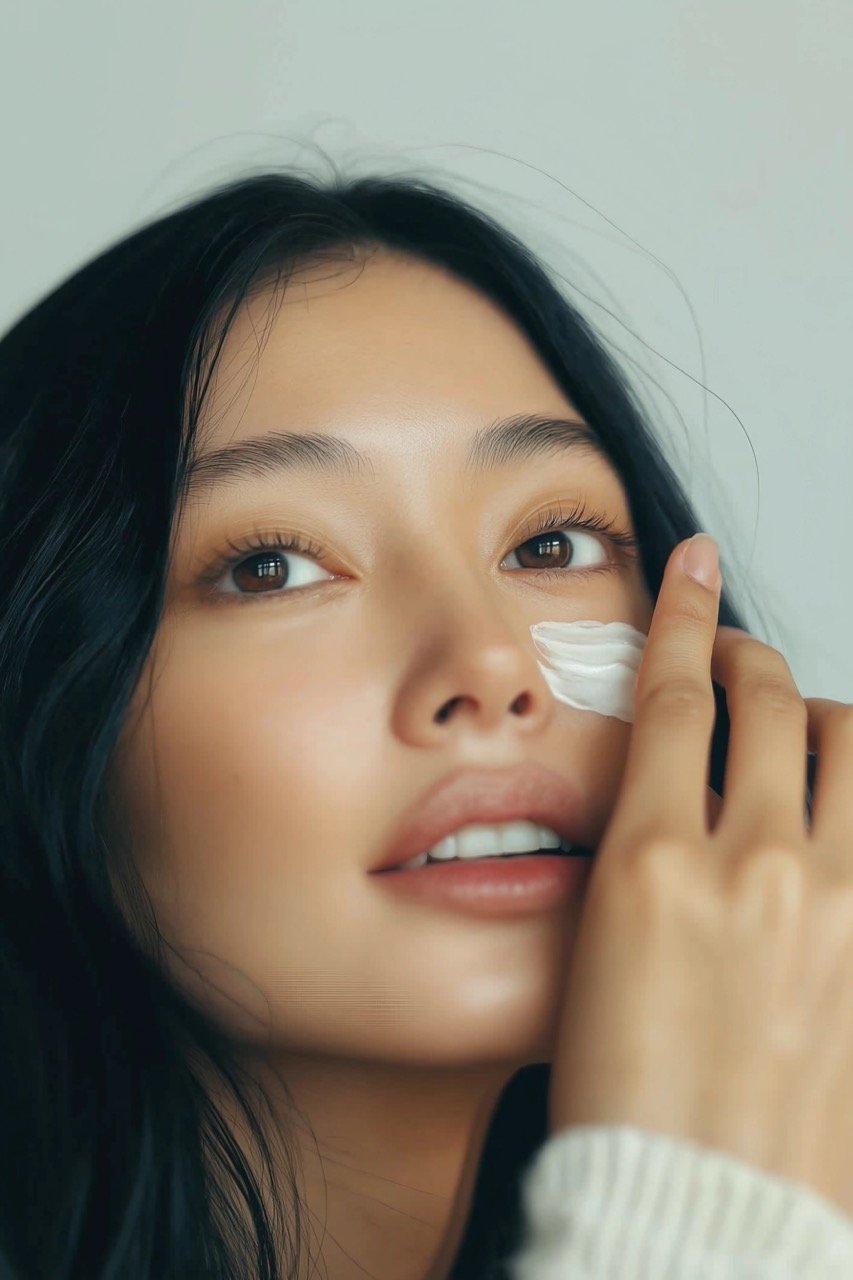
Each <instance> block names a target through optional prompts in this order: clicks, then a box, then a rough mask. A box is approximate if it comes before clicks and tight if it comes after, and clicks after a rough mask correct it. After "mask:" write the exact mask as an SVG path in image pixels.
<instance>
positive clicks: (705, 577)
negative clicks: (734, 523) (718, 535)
mask: <svg viewBox="0 0 853 1280" xmlns="http://www.w3.org/2000/svg"><path fill="white" fill-rule="evenodd" d="M681 565H682V568H683V569H684V572H685V573H686V574H687V575H688V577H690V578H693V580H694V581H695V582H701V584H702V586H703V587H708V589H709V590H711V591H713V590H714V588H715V587H718V586H719V585H720V582H721V575H720V553H719V550H718V549H717V544H716V542H715V541H714V539H713V538H712V537H710V536H709V535H708V534H707V533H696V534H694V535H693V537H692V538H691V539H690V541H689V542H688V543H686V544H685V546H684V550H683V551H682V553H681Z"/></svg>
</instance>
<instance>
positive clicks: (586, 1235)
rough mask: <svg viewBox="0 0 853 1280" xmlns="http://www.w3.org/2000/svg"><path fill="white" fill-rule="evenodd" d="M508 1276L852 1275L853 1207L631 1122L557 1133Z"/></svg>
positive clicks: (534, 1184)
mask: <svg viewBox="0 0 853 1280" xmlns="http://www.w3.org/2000/svg"><path fill="white" fill-rule="evenodd" d="M521 1203H522V1208H523V1212H524V1234H523V1237H522V1240H523V1243H522V1246H521V1248H520V1249H519V1250H518V1251H516V1253H515V1254H513V1255H512V1256H511V1257H509V1258H508V1259H507V1265H508V1268H509V1271H510V1275H511V1276H512V1280H805V1278H806V1277H808V1280H851V1278H853V1219H851V1218H848V1217H847V1216H846V1215H845V1214H844V1213H843V1212H842V1211H841V1209H839V1208H837V1207H836V1206H834V1205H833V1204H831V1203H830V1202H829V1201H828V1200H826V1199H824V1197H823V1196H821V1195H819V1194H818V1193H817V1192H816V1191H813V1190H812V1189H811V1188H810V1187H808V1186H806V1185H805V1184H804V1183H799V1182H794V1181H791V1180H790V1179H788V1178H782V1177H777V1176H776V1175H774V1174H770V1173H767V1172H766V1171H765V1170H764V1169H760V1168H758V1167H756V1166H753V1165H750V1164H747V1163H746V1162H745V1161H741V1160H739V1159H736V1158H735V1157H734V1156H730V1155H728V1154H727V1153H725V1152H723V1151H717V1150H715V1149H713V1148H709V1147H704V1146H699V1145H698V1144H694V1143H691V1142H683V1141H681V1140H676V1139H675V1138H671V1137H670V1136H669V1135H667V1134H661V1133H652V1132H649V1131H647V1130H644V1129H637V1128H634V1127H632V1126H630V1125H606V1126H604V1125H601V1126H599V1125H584V1126H577V1127H573V1128H568V1129H562V1130H560V1131H559V1132H557V1133H555V1134H552V1135H551V1136H550V1137H549V1138H548V1139H547V1140H546V1142H544V1143H543V1145H542V1146H541V1147H540V1148H539V1149H538V1151H537V1152H536V1154H535V1156H534V1157H533V1159H532V1161H531V1162H530V1164H529V1165H528V1167H527V1169H526V1171H525V1172H524V1174H523V1177H522V1184H521Z"/></svg>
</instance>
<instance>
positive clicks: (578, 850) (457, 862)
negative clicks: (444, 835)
mask: <svg viewBox="0 0 853 1280" xmlns="http://www.w3.org/2000/svg"><path fill="white" fill-rule="evenodd" d="M594 857H595V850H594V849H586V848H583V847H582V846H581V845H574V846H572V848H571V849H563V848H558V849H548V848H542V849H526V850H525V851H524V852H523V853H522V852H519V853H483V854H478V855H477V856H476V857H470V858H465V857H459V856H457V857H453V858H434V857H433V856H432V854H431V853H427V854H421V859H423V861H418V865H417V866H414V865H411V864H402V865H397V866H394V867H383V868H381V870H379V871H374V872H372V874H373V875H378V876H385V875H389V874H393V873H394V872H397V871H423V870H425V869H426V868H427V867H458V866H474V867H475V866H479V865H480V864H481V863H483V862H489V863H493V862H514V861H516V860H517V859H521V858H583V859H587V860H589V859H592V858H594Z"/></svg>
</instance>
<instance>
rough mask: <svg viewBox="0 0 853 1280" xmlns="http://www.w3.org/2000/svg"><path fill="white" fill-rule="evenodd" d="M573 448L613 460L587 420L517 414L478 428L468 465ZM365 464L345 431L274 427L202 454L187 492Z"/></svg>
mask: <svg viewBox="0 0 853 1280" xmlns="http://www.w3.org/2000/svg"><path fill="white" fill-rule="evenodd" d="M569 452H571V453H572V454H573V455H574V456H578V457H579V456H586V457H591V458H594V459H595V460H596V461H598V462H604V463H605V464H606V465H607V466H611V465H612V464H611V460H610V458H609V456H608V454H607V452H606V450H605V449H604V446H603V444H602V443H601V441H600V440H599V437H598V435H597V434H596V432H595V431H594V430H593V429H592V427H590V426H589V425H588V424H587V423H586V422H582V421H580V419H577V418H552V417H542V416H541V415H539V414H517V415H515V416H514V417H511V418H498V419H497V421H495V422H491V423H489V424H488V425H487V426H485V427H482V428H480V430H479V431H477V432H476V434H475V436H474V439H473V440H472V442H471V448H470V450H469V452H468V457H467V459H466V462H465V465H464V468H463V470H464V471H466V472H469V473H477V472H479V473H482V472H485V471H491V470H496V469H497V468H499V467H505V466H508V465H509V464H510V463H517V462H522V461H526V460H529V459H532V458H540V457H548V456H551V455H555V454H561V453H569ZM362 468H365V469H368V470H370V471H372V470H373V463H372V461H371V459H370V457H369V456H368V455H367V454H364V453H362V452H361V451H360V450H358V449H356V447H355V446H354V445H353V444H352V443H351V442H350V441H349V440H345V439H343V438H342V437H340V436H331V435H324V434H319V433H308V434H300V433H297V432H290V431H269V432H267V433H266V434H265V435H261V436H254V437H252V438H251V439H248V440H241V441H240V442H239V443H238V444H233V445H227V446H225V447H224V448H222V449H214V450H212V451H211V452H210V453H206V454H202V455H200V456H199V457H198V458H196V459H195V460H194V461H193V462H191V463H190V466H189V467H188V469H187V473H186V477H185V480H184V484H183V493H184V496H185V497H186V498H188V499H190V500H192V499H196V498H198V497H200V496H201V495H202V494H205V493H209V492H210V491H211V490H212V489H215V488H219V487H220V486H223V485H227V484H233V483H235V482H239V481H241V480H246V479H255V480H265V479H267V478H269V477H272V476H280V475H282V474H287V473H292V472H295V471H312V472H314V473H319V474H322V475H342V476H347V477H352V478H358V477H359V476H360V473H361V469H362Z"/></svg>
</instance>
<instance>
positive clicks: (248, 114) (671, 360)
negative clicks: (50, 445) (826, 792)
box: [0, 0, 853, 701]
mask: <svg viewBox="0 0 853 1280" xmlns="http://www.w3.org/2000/svg"><path fill="white" fill-rule="evenodd" d="M2 3H3V6H4V7H2V9H0V13H2V35H0V108H2V110H0V119H2V121H3V125H2V131H3V132H2V164H3V178H4V191H5V195H4V199H3V203H2V213H0V217H2V228H3V234H2V237H0V252H2V261H1V262H0V279H1V280H2V293H0V326H2V327H3V328H4V329H5V328H6V327H7V326H8V324H9V323H11V321H12V320H13V319H14V318H15V317H16V316H17V315H18V314H19V313H20V312H21V311H22V310H23V309H24V308H26V307H27V306H28V305H30V303H31V302H33V301H34V300H35V299H36V298H37V297H38V296H39V294H40V293H42V292H43V291H44V290H46V289H47V288H48V287H50V286H52V285H53V284H55V283H57V282H58V281H59V279H60V278H61V277H62V276H63V275H65V274H66V273H68V272H69V271H70V270H71V269H72V268H73V267H75V266H76V265H78V264H79V263H81V262H82V261H83V260H84V259H86V258H87V257H88V256H90V255H91V254H93V253H94V252H96V251H97V250H99V249H100V248H102V247H104V246H105V245H106V244H107V242H109V241H110V240H112V239H113V238H115V237H117V236H118V235H120V234H122V233H124V232H125V231H127V230H129V229H131V228H132V227H134V226H136V225H138V224H139V223H140V222H141V221H143V220H145V219H147V218H149V217H150V216H152V215H154V214H157V213H158V212H160V211H162V210H165V209H166V208H167V207H168V206H170V205H172V204H173V203H174V202H175V201H177V200H178V199H179V198H181V197H183V196H185V195H190V194H194V193H196V192H199V191H201V190H202V189H203V188H204V187H205V186H207V185H208V184H210V183H211V182H215V181H220V180H222V179H224V178H227V177H229V176H231V175H233V174H237V173H241V172H245V171H246V170H247V169H257V168H259V167H262V166H264V165H266V164H288V165H293V164H295V165H299V166H301V167H303V168H304V169H306V170H309V171H311V172H319V173H322V172H327V171H328V165H327V164H326V163H325V162H324V160H323V154H325V155H327V156H329V157H331V158H332V159H334V161H335V162H336V164H337V165H338V166H339V167H341V168H343V169H344V170H345V171H346V172H349V173H356V172H359V173H361V172H368V171H371V170H376V171H381V172H386V173H394V172H409V173H420V174H422V175H423V176H428V177H431V178H432V179H433V180H437V181H442V182H445V183H447V184H448V185H450V186H452V187H454V188H455V189H456V190H458V191H460V192H461V193H462V194H463V195H466V196H467V197H468V198H469V199H473V200H474V201H475V202H477V203H479V204H481V205H482V206H483V207H485V208H487V209H488V210H489V211H490V212H492V213H494V214H497V215H498V216H499V217H501V218H502V219H503V220H504V221H505V222H507V223H508V224H509V225H510V226H511V227H512V229H513V230H515V231H516V232H517V233H519V234H521V235H522V236H523V237H524V238H526V239H527V240H528V241H529V242H530V243H531V244H532V245H533V246H534V248H536V249H537V250H538V251H539V252H540V253H542V254H543V256H544V257H545V259H546V262H547V263H548V265H549V266H551V268H552V269H553V270H554V271H555V272H557V273H559V275H560V276H561V278H562V282H563V286H564V287H565V289H566V290H567V292H568V295H569V297H570V298H571V299H572V300H573V301H574V302H575V303H576V304H579V305H581V306H582V308H583V310H584V311H585V314H587V315H588V316H589V317H590V318H591V319H592V320H593V322H594V323H595V324H596V325H598V326H599V327H600V328H601V330H602V332H603V333H604V334H605V336H606V337H607V338H608V340H609V341H611V342H612V343H613V344H614V345H615V347H616V348H617V350H618V351H619V352H620V353H621V354H622V357H623V360H626V361H627V362H628V367H629V369H630V371H631V375H632V378H633V379H634V381H635V385H636V386H637V387H638V389H639V391H640V393H641V395H642V396H643V397H644V400H645V403H646V404H647V406H648V407H649V408H650V410H651V412H653V413H654V415H655V420H656V421H657V422H658V423H659V425H660V430H661V433H662V434H664V435H665V436H666V439H667V441H668V442H669V448H670V453H671V456H672V457H673V458H674V461H675V465H676V469H677V470H678V471H679V474H680V475H681V476H682V477H683V478H684V479H685V481H686V483H687V485H688V490H689V493H690V495H691V497H692V498H693V500H694V501H695V502H696V503H697V505H698V507H699V511H700V514H701V516H702V517H703V521H704V523H705V525H706V527H707V528H709V529H710V530H711V532H713V533H715V534H716V535H717V536H718V537H719V538H720V541H721V545H722V551H723V563H724V568H727V569H729V571H730V572H731V575H732V581H733V586H736V587H739V586H740V584H741V583H742V582H747V583H748V585H749V591H750V593H751V597H752V598H754V600H755V602H756V605H757V611H756V610H753V608H752V606H751V605H750V603H749V600H750V597H747V599H746V601H745V603H746V606H747V621H748V622H749V624H750V625H751V626H753V627H754V629H755V630H756V632H757V633H758V634H760V635H761V636H762V638H763V639H765V640H769V641H770V642H771V643H773V644H775V645H777V646H778V647H780V648H781V649H782V650H783V652H784V653H785V654H786V656H787V658H788V660H789V662H790V664H791V666H792V669H793V671H794V675H795V678H796V679H797V682H798V685H799V687H800V690H801V692H802V693H804V694H805V695H806V696H810V695H822V696H826V697H834V698H839V699H842V700H844V701H853V643H852V642H851V638H850V637H851V632H853V568H852V567H851V559H853V501H851V496H850V484H851V476H853V445H851V434H853V431H852V429H853V392H851V384H850V369H851V359H850V351H851V340H852V339H853V289H851V256H853V229H852V228H853V222H852V221H851V214H852V213H853V208H852V207H851V206H852V205H853V201H851V196H853V177H852V176H851V164H853V152H852V151H851V141H850V135H851V120H853V0H595V3H594V4H593V3H590V2H589V0H583V2H582V3H581V0H526V2H525V0H505V2H504V3H499V2H498V0H430V3H427V4H424V3H417V4H415V3H408V2H406V0H336V2H332V0H145V3H142V0H137V2H136V3H133V4H130V3H127V2H126V0H124V2H122V0H101V2H100V3H96V0H74V2H73V3H69V2H68V0H52V2H46V0H41V2H39V0H2ZM703 383H704V385H705V387H706V388H707V391H704V392H703V389H702V385H701V384H703ZM759 480H760V493H759V487H758V486H759ZM739 598H740V599H741V600H743V596H742V595H741V596H740V597H739Z"/></svg>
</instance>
